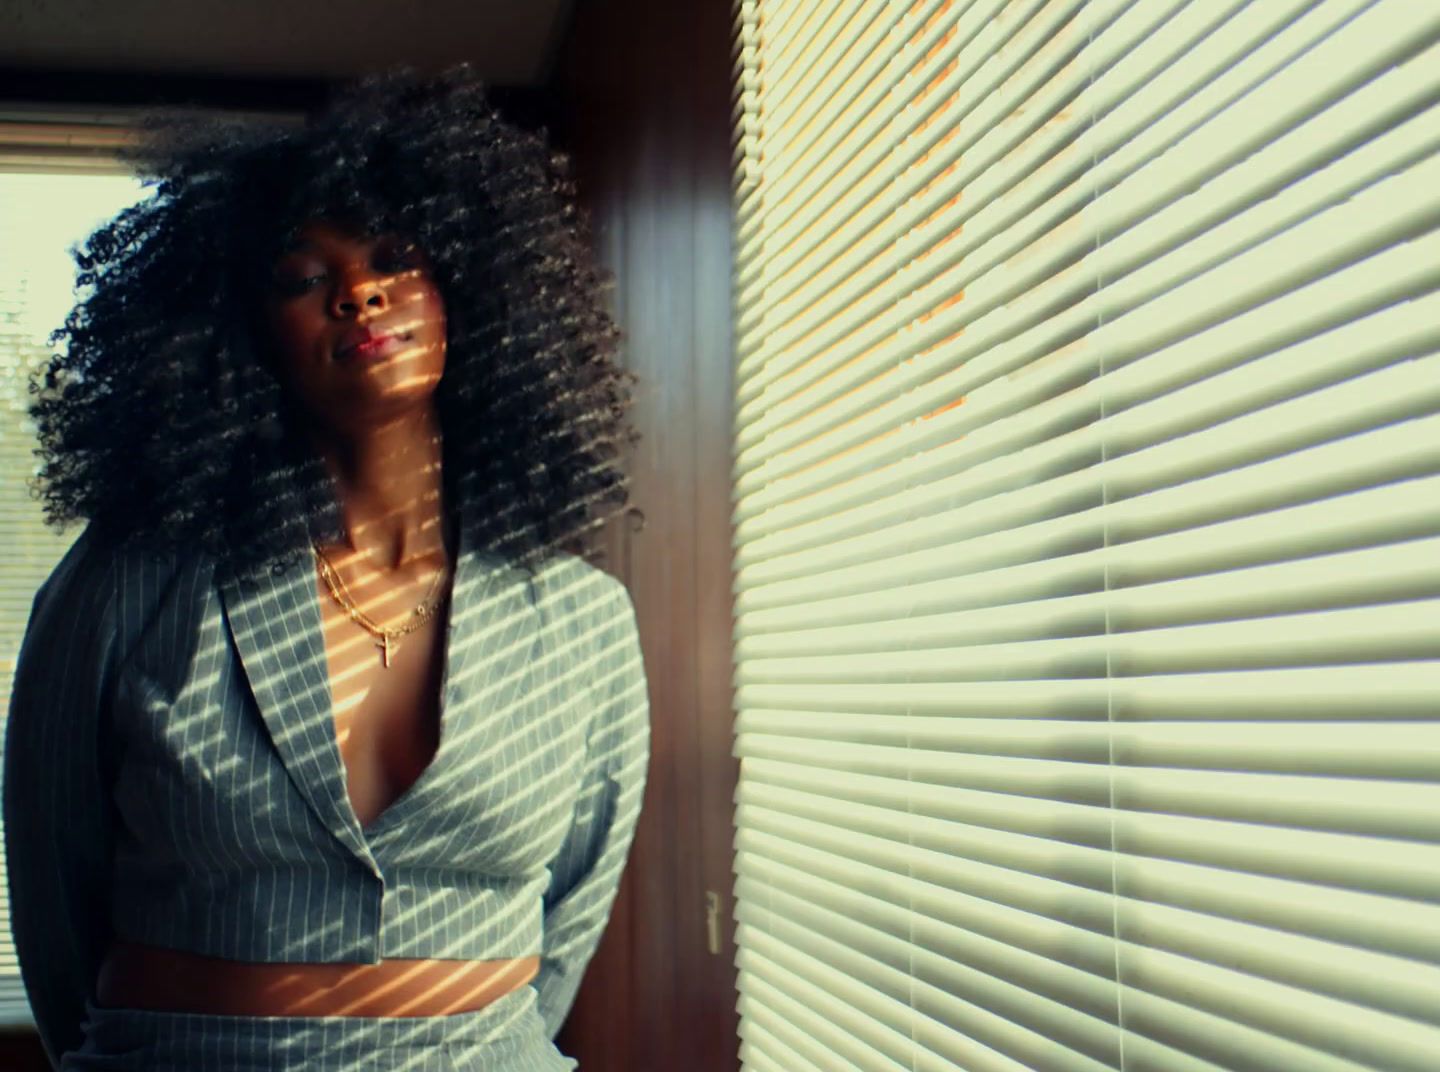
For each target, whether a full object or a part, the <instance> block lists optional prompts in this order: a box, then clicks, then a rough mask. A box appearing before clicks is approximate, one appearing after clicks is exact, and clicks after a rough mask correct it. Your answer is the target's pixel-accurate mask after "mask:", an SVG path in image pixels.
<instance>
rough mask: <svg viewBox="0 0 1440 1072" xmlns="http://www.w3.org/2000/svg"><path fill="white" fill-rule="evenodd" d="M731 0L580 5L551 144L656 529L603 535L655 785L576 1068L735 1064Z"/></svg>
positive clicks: (584, 1016) (587, 987) (636, 1070)
mask: <svg viewBox="0 0 1440 1072" xmlns="http://www.w3.org/2000/svg"><path fill="white" fill-rule="evenodd" d="M730 11H731V8H730V4H729V2H728V0H688V2H687V3H684V4H676V3H673V0H672V2H668V3H666V2H661V0H590V2H586V0H581V2H580V3H579V4H578V6H577V9H576V12H575V18H574V21H573V24H572V26H571V28H570V31H569V33H568V35H567V38H566V40H565V42H564V44H563V46H562V48H561V52H560V56H559V60H558V64H557V67H556V70H555V73H554V78H553V80H552V84H551V92H552V94H553V103H552V108H551V113H552V115H553V120H554V130H553V133H554V135H555V141H556V144H557V145H558V146H559V147H560V148H563V149H565V150H567V151H568V152H570V154H571V156H572V158H573V160H574V163H575V169H576V177H577V180H578V183H579V186H580V195H581V200H582V202H583V203H584V205H585V206H586V208H587V209H588V211H589V213H590V217H591V222H592V227H593V230H594V238H595V245H596V249H597V253H598V256H599V258H600V260H601V262H602V263H603V264H604V265H605V266H606V267H607V268H609V269H610V270H611V271H613V272H614V273H615V277H616V289H615V291H614V295H613V298H614V312H615V314H616V316H617V319H618V321H619V323H620V326H621V329H622V330H623V331H624V332H625V336H626V337H625V340H624V344H623V347H624V361H625V364H626V365H627V367H629V368H632V369H634V370H635V372H636V373H637V374H638V375H639V376H640V378H641V383H640V385H639V387H638V388H637V391H636V408H635V412H634V416H635V420H636V424H637V426H638V428H639V430H640V432H641V433H642V435H643V436H644V437H645V438H644V439H643V440H642V442H641V443H640V444H639V445H638V446H637V448H636V450H635V452H634V455H633V457H632V464H631V472H632V474H633V481H634V483H633V497H634V499H635V502H636V505H637V506H638V507H639V508H640V509H641V510H642V511H643V512H644V514H645V519H646V520H645V527H644V529H643V530H641V531H638V532H636V531H622V530H624V529H625V528H626V526H624V525H623V524H617V525H616V526H615V530H616V531H614V532H613V533H612V534H611V540H612V542H611V545H610V546H611V547H612V559H611V561H612V562H613V563H614V567H613V568H614V571H615V572H616V573H617V574H619V575H621V576H622V577H623V578H624V579H625V580H626V581H627V583H628V584H629V586H630V590H631V592H632V594H633V595H634V598H635V601H636V607H637V610H638V614H639V619H640V629H641V639H642V643H643V645H644V647H645V652H646V664H647V668H648V670H649V673H650V697H651V711H652V717H651V722H652V759H651V767H650V781H649V787H648V790H647V794H646V800H645V811H644V812H643V814H642V818H641V822H640V828H639V830H638V831H637V834H636V840H635V847H634V850H633V852H632V855H631V861H630V866H629V868H628V870H627V873H626V878H625V881H624V882H623V883H622V887H621V892H620V895H619V900H618V901H617V905H616V909H615V913H614V916H613V918H612V922H611V927H610V930H609V931H608V932H607V934H606V936H605V939H604V941H603V943H602V946H601V949H600V950H599V952H597V954H596V959H595V961H594V962H593V964H592V966H591V969H590V972H589V973H588V975H587V977H586V980H585V983H584V985H583V987H582V989H581V992H580V996H579V997H578V999H577V1001H576V1006H575V1009H574V1011H573V1012H572V1014H571V1017H570V1020H569V1022H568V1023H567V1024H566V1027H565V1029H564V1031H563V1033H562V1035H561V1039H560V1044H561V1049H562V1050H564V1051H565V1052H566V1053H568V1054H571V1055H573V1056H574V1057H576V1058H577V1059H578V1060H579V1062H580V1067H581V1069H583V1070H584V1072H622V1070H623V1072H671V1070H678V1069H685V1070H692V1069H693V1070H697V1072H734V1070H735V1069H737V1068H738V1067H739V1059H738V1048H739V1047H738V1039H737V1036H736V1026H737V1017H736V1013H735V973H734V968H733V963H734V945H733V929H734V928H733V922H732V920H731V913H732V906H731V893H730V891H731V885H732V877H731V863H732V845H733V836H732V830H731V822H732V818H733V794H734V791H735V784H736V780H737V775H738V763H737V762H736V761H735V760H734V759H733V758H732V756H731V723H732V718H733V706H732V698H733V690H732V688H731V630H732V627H733V622H734V619H733V606H732V597H731V591H730V588H731V575H730V540H731V522H730V493H729V489H730V443H731V422H732V414H733V405H732V396H733V393H734V392H733V385H732V384H733V362H732V335H731V320H732V314H731V266H732V255H731V164H730V91H731V71H730V68H731V59H730V41H731V30H730V24H731V14H730ZM632 528H633V527H632ZM707 893H713V894H715V895H718V901H719V903H718V924H719V926H718V930H719V935H718V937H719V950H718V952H717V953H711V952H710V951H709V950H708V948H707V919H706V914H707V913H706V907H707Z"/></svg>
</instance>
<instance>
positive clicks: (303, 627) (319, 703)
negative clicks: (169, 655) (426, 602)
mask: <svg viewBox="0 0 1440 1072" xmlns="http://www.w3.org/2000/svg"><path fill="white" fill-rule="evenodd" d="M318 583H319V582H318V581H317V579H316V574H315V572H314V570H313V569H308V568H305V560H302V564H301V565H292V566H290V567H289V568H288V569H286V570H285V571H284V572H283V573H272V572H270V571H269V570H265V571H262V572H261V574H260V575H259V577H257V578H254V579H253V581H252V582H247V583H245V584H241V583H238V582H236V581H233V580H232V581H230V582H228V583H225V584H223V585H221V588H220V593H221V599H222V601H223V602H224V605H225V615H226V618H227V619H228V623H229V627H230V634H231V636H232V637H233V638H234V641H235V650H236V651H237V652H238V653H239V656H240V662H241V664H242V665H243V667H244V669H245V676H246V678H247V679H248V680H249V682H250V691H251V692H252V693H253V694H254V696H255V703H256V705H257V706H258V707H259V709H260V716H261V718H263V719H264V721H265V726H266V728H267V729H268V730H269V731H270V738H271V740H272V741H274V743H275V750H276V751H277V752H278V753H279V754H280V760H281V762H282V763H283V764H284V765H285V769H286V770H287V771H288V772H289V774H290V778H291V780H292V781H294V783H295V787H296V788H297V789H298V790H299V791H300V795H301V796H302V797H304V798H305V800H306V802H307V803H309V805H310V807H311V808H312V809H313V810H314V812H315V814H316V816H317V817H318V818H319V819H320V821H321V823H323V824H324V825H325V827H326V829H328V830H330V831H331V832H333V833H334V834H335V836H336V837H337V838H339V839H340V841H341V842H343V843H344V844H345V845H346V846H347V847H348V848H350V849H351V850H352V851H353V852H356V853H357V854H359V855H360V856H362V857H368V856H369V851H368V849H367V848H366V846H365V839H364V837H363V835H362V832H361V830H360V825H359V822H358V820H357V819H356V818H355V813H354V809H353V808H351V807H350V802H349V799H348V798H347V797H345V778H344V767H343V765H342V762H341V759H340V745H339V742H338V741H337V739H336V736H335V725H334V714H333V708H332V704H331V695H330V673H329V666H328V664H327V662H326V658H325V641H324V634H323V633H322V631H321V625H320V606H319V596H318V592H317V591H316V585H317V584H318Z"/></svg>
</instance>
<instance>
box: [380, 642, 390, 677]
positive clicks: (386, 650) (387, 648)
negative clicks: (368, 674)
mask: <svg viewBox="0 0 1440 1072" xmlns="http://www.w3.org/2000/svg"><path fill="white" fill-rule="evenodd" d="M380 647H381V648H382V649H383V651H384V653H385V669H387V670H388V669H390V638H389V637H388V636H382V637H381V638H380Z"/></svg>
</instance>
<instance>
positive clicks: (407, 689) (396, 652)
mask: <svg viewBox="0 0 1440 1072" xmlns="http://www.w3.org/2000/svg"><path fill="white" fill-rule="evenodd" d="M318 595H319V603H320V609H321V633H322V637H323V642H324V647H325V663H326V669H327V671H328V675H329V679H330V694H331V707H332V711H333V722H334V727H335V738H336V743H337V744H338V746H339V749H340V759H341V762H342V764H343V765H344V769H345V782H346V791H347V793H348V795H349V798H350V805H351V807H352V808H353V809H354V811H355V816H356V818H358V819H359V820H360V825H361V826H362V827H368V826H370V825H371V824H372V823H374V822H375V821H376V820H377V819H378V818H379V816H380V815H381V814H382V813H383V812H384V811H385V810H386V809H387V808H388V807H390V805H392V804H393V803H395V801H396V800H398V799H399V798H400V797H402V796H403V795H404V794H405V792H406V791H407V790H408V789H409V788H410V787H411V786H412V785H414V784H415V782H417V781H418V780H419V779H420V776H421V775H422V774H423V773H424V772H425V769H426V768H427V767H428V766H429V765H430V764H431V763H433V762H434V760H435V755H436V753H437V752H438V750H439V747H440V737H441V706H442V701H441V686H442V683H443V673H444V667H445V619H446V617H447V614H448V609H449V606H448V605H449V600H448V599H446V600H445V602H444V603H442V604H441V605H440V607H439V612H438V613H437V614H435V615H433V616H432V617H431V618H430V619H429V620H428V621H427V622H425V624H423V625H420V626H419V627H418V628H416V629H415V630H413V631H412V632H410V633H407V634H405V635H404V636H403V637H399V638H394V639H392V640H391V641H390V652H389V657H388V659H387V658H386V655H385V653H384V649H383V646H382V644H381V641H380V640H379V638H377V637H375V636H374V635H373V634H372V633H369V632H367V631H366V630H365V629H364V628H362V627H361V626H359V625H357V624H356V623H355V622H353V621H351V620H350V618H349V616H348V615H347V614H346V613H345V611H344V610H343V609H342V608H341V607H340V606H339V605H338V604H337V603H336V602H335V601H334V600H333V599H332V598H330V595H329V592H328V590H326V589H325V587H324V585H323V583H321V585H320V590H319V593H318Z"/></svg>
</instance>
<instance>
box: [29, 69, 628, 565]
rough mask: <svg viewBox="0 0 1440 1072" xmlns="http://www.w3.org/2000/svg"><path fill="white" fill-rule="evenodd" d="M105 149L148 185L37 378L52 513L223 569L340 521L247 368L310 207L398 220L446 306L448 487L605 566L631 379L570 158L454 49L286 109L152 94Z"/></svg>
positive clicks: (455, 499) (257, 367) (83, 250)
mask: <svg viewBox="0 0 1440 1072" xmlns="http://www.w3.org/2000/svg"><path fill="white" fill-rule="evenodd" d="M123 155H124V156H125V158H126V159H127V161H128V162H129V163H131V165H132V166H134V167H135V169H136V171H137V173H138V174H139V175H140V177H141V178H142V180H143V182H144V185H145V186H146V187H152V186H153V187H155V191H154V193H153V195H152V196H150V197H148V198H147V199H145V200H142V201H141V202H139V203H138V204H136V205H134V206H132V207H130V208H127V209H125V210H124V211H122V212H120V213H119V214H118V215H117V216H116V217H115V218H114V219H113V220H110V221H108V222H107V223H105V224H104V225H103V226H101V227H99V228H98V229H96V230H95V231H94V233H93V234H91V235H90V236H89V238H88V239H86V240H85V241H84V242H83V243H81V244H80V245H79V246H77V247H76V248H75V249H73V250H72V253H73V255H74V256H75V259H76V262H77V263H78V265H79V267H80V272H79V273H78V275H77V279H76V283H77V286H79V287H84V288H90V292H89V293H88V295H87V296H86V297H85V298H84V300H82V301H80V302H79V303H78V304H77V305H76V306H75V307H74V309H73V310H72V311H71V312H70V314H69V316H68V317H67V318H66V322H65V324H64V326H63V327H61V328H57V329H56V330H55V331H54V332H53V333H52V334H51V335H50V338H49V340H48V341H49V342H50V343H51V345H52V346H53V345H54V344H55V343H57V342H59V341H61V340H64V341H65V342H67V343H68V347H67V352H66V353H63V354H61V353H52V354H51V357H50V360H49V363H48V365H47V366H46V367H45V368H44V369H43V370H42V371H43V385H42V384H41V383H40V382H39V380H40V379H41V377H39V376H37V378H36V382H33V383H32V384H31V391H32V393H35V394H36V395H38V396H39V397H38V398H37V399H36V400H35V401H33V402H32V403H31V406H30V410H29V412H30V415H31V417H32V418H33V419H34V421H35V422H36V425H37V428H38V436H39V441H40V444H41V451H40V455H41V458H42V461H43V465H42V467H41V470H40V473H39V476H38V477H37V479H36V483H37V485H38V489H39V494H40V495H41V496H42V497H43V500H44V506H45V512H46V520H47V522H48V523H49V524H51V525H52V526H59V527H63V526H64V525H65V524H67V523H68V522H70V521H73V520H77V519H89V520H90V521H91V523H92V524H93V525H95V526H96V527H97V528H98V529H99V530H101V531H103V532H104V533H105V534H106V535H107V536H108V537H109V538H111V539H114V540H117V541H121V542H130V541H139V542H142V543H146V544H151V545H155V546H160V547H165V548H176V549H183V548H198V549H200V550H202V551H204V552H206V553H208V554H211V555H213V556H215V558H216V560H217V564H218V565H217V568H218V569H219V570H220V571H222V573H223V574H224V575H244V574H247V573H250V572H252V571H255V570H257V569H262V568H267V567H268V568H272V569H273V568H283V566H284V565H285V564H288V563H290V562H293V561H294V560H295V559H296V558H297V556H300V555H304V554H306V553H307V552H308V542H309V540H310V539H311V538H316V539H328V540H333V539H338V538H339V537H340V536H341V535H342V528H341V516H340V512H339V500H338V496H337V489H336V488H335V486H334V482H333V480H332V479H331V477H330V475H329V472H328V470H327V469H326V467H325V466H324V464H323V463H322V461H321V460H320V458H319V457H318V455H316V453H315V451H314V449H313V448H312V447H310V446H309V445H307V444H308V439H307V437H306V436H305V435H304V434H303V430H302V429H301V428H300V427H297V412H296V411H295V410H294V409H293V408H292V407H293V403H291V402H290V401H288V400H287V397H286V396H285V394H284V393H283V392H282V389H281V386H280V384H279V382H278V381H277V380H276V379H275V378H274V376H273V375H272V374H271V373H270V372H269V371H268V370H267V368H266V367H265V363H264V362H263V361H262V360H260V357H259V351H258V348H257V338H258V336H257V335H256V333H255V332H256V328H255V318H254V314H253V312H252V311H251V310H253V308H254V306H255V304H256V302H257V301H258V300H259V299H260V296H261V291H260V288H261V287H263V286H264V285H265V283H266V281H267V280H268V278H269V271H270V265H271V264H272V263H273V261H274V259H275V258H276V257H277V256H278V254H279V253H280V251H281V250H282V249H283V248H284V246H285V245H286V244H287V243H288V242H290V241H291V240H292V239H293V237H294V236H295V233H296V232H297V231H298V229H299V227H300V225H301V224H302V223H303V222H304V221H305V220H306V219H308V218H311V217H315V216H325V217H333V218H337V219H345V220H348V221H354V223H355V224H356V225H357V226H360V227H363V229H364V230H365V232H366V233H369V234H380V233H387V232H401V233H403V234H405V235H406V236H408V237H410V238H411V239H413V240H414V241H415V242H416V243H417V244H418V245H419V246H420V247H421V248H422V249H423V250H424V251H425V253H426V254H427V255H428V257H429V259H430V262H431V264H432V265H433V274H434V278H435V280H436V283H437V285H438V286H439V289H440V292H441V294H442V296H443V298H444V300H445V306H446V324H447V336H448V337H447V351H446V369H445V374H444V377H443V378H442V380H441V381H440V384H439V386H438V387H437V388H436V403H437V408H438V412H439V416H440V422H441V432H442V436H443V443H444V452H445V454H444V465H443V469H442V472H443V479H444V482H445V494H446V500H447V502H449V503H450V504H453V505H456V506H459V507H460V508H461V511H462V513H461V516H462V517H463V519H464V523H465V525H466V529H467V536H468V537H469V539H470V540H472V541H473V542H474V543H475V544H476V545H478V546H480V547H482V548H484V549H486V550H489V551H494V552H497V553H499V554H501V555H503V556H504V557H505V558H506V559H508V560H510V561H511V562H514V563H517V564H519V565H521V566H523V567H525V568H526V569H533V568H535V567H538V566H539V565H541V564H542V563H543V561H544V560H545V559H546V558H547V557H548V556H549V555H551V554H552V553H554V552H555V551H557V550H563V551H569V552H572V553H575V554H579V555H581V556H582V557H585V558H587V559H589V560H591V561H596V560H598V559H603V558H604V552H603V549H601V548H600V547H599V546H598V533H599V530H600V527H601V526H602V525H603V524H604V522H605V521H606V519H607V518H609V517H610V516H612V515H613V514H615V513H618V512H619V511H621V510H623V509H624V508H625V507H626V505H627V503H628V487H629V480H628V477H627V475H626V473H625V471H624V469H623V466H622V464H621V457H622V454H623V451H624V449H625V448H627V447H629V446H633V444H634V443H635V442H637V441H638V440H639V438H640V436H639V433H638V432H636V431H635V429H634V428H633V427H631V426H630V424H629V423H628V419H627V416H626V414H627V411H628V409H629V407H630V405H631V395H630V388H631V387H632V386H633V385H634V384H635V383H636V382H638V378H637V377H636V376H635V374H634V373H632V372H630V371H628V370H626V369H623V368H621V367H620V366H619V365H618V364H617V360H616V354H617V350H618V343H619V340H620V338H621V335H620V331H619V329H618V328H617V327H616V325H615V323H614V321H613V320H612V318H611V316H610V315H609V313H608V312H607V311H606V308H605V292H606V291H608V290H609V289H610V288H611V287H612V286H613V277H612V276H611V275H610V274H609V273H608V272H604V271H602V270H601V269H600V268H599V267H598V265H596V264H595V263H594V261H593V257H592V254H591V251H590V241H589V235H590V231H589V223H588V219H587V218H586V215H585V213H584V211H583V210H582V209H581V208H580V207H579V205H578V204H577V203H576V202H575V187H574V183H573V180H572V178H571V171H570V159H569V157H568V156H567V155H566V154H564V153H562V152H559V151H556V150H553V149H552V148H551V147H550V145H549V143H548V137H547V134H546V132H545V130H544V129H543V128H542V129H541V130H540V131H539V132H538V133H537V132H531V131H528V130H525V129H523V128H521V127H519V126H517V125H515V124H513V123H510V122H508V121H506V120H505V119H504V118H502V116H501V115H500V114H499V113H498V112H497V111H496V110H495V108H494V107H493V106H492V104H491V103H490V100H489V95H488V93H487V90H486V87H485V86H484V84H483V83H482V82H481V80H480V79H478V78H477V77H476V76H475V74H474V73H473V71H472V69H471V68H470V67H469V65H467V64H459V65H456V66H454V67H450V68H447V69H446V70H444V71H442V72H440V73H439V74H435V75H431V76H420V75H418V74H417V73H416V72H415V71H414V70H413V69H411V68H408V67H400V68H394V69H391V70H389V71H386V72H381V73H376V74H371V75H368V76H365V77H363V78H360V79H356V80H353V81H351V82H347V83H344V84H342V85H340V86H338V87H336V88H335V89H334V90H333V91H332V93H331V95H330V96H329V97H328V98H327V99H326V101H325V103H324V104H323V105H322V106H321V107H319V108H317V109H316V110H314V111H313V112H311V113H309V114H308V115H306V116H305V117H304V119H303V121H302V122H300V123H289V124H284V123H278V122H275V121H273V120H272V121H262V120H257V119H254V118H237V117H234V116H224V115H219V114H209V115H202V116H196V115H194V114H188V113H180V112H174V111H152V112H151V113H150V114H149V115H147V116H146V117H145V119H144V121H143V123H142V124H141V137H140V138H139V139H138V141H137V142H136V143H135V145H133V146H132V147H130V148H128V149H126V150H124V151H123Z"/></svg>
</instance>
